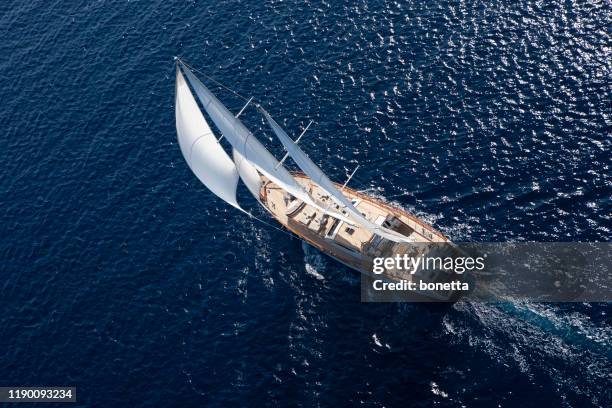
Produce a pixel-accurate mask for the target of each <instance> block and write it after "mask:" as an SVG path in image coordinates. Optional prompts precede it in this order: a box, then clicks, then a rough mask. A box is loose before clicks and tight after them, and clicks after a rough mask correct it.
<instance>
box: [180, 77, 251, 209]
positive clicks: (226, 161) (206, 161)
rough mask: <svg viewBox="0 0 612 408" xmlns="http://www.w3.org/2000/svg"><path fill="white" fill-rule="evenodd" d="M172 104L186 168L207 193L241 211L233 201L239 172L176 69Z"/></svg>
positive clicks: (234, 200)
mask: <svg viewBox="0 0 612 408" xmlns="http://www.w3.org/2000/svg"><path fill="white" fill-rule="evenodd" d="M175 105H176V132H177V134H178V142H179V146H180V147H181V152H182V153H183V157H184V158H185V160H186V161H187V164H188V165H189V168H190V169H191V171H193V173H194V174H195V175H196V176H197V177H198V179H199V180H200V181H201V182H202V183H203V184H204V185H205V186H206V187H208V189H209V190H210V191H212V192H213V193H214V194H216V195H217V196H218V197H219V198H221V199H223V200H224V201H225V202H227V203H228V204H231V205H232V206H234V207H236V208H238V209H239V210H242V211H244V210H243V209H242V208H241V207H240V205H239V204H238V202H237V201H236V188H237V186H238V170H237V169H236V166H235V164H234V162H233V161H232V159H231V158H230V157H229V156H228V155H227V153H225V150H223V148H222V147H221V145H220V144H219V142H218V141H217V138H216V137H215V135H214V134H213V133H212V131H211V130H210V127H209V126H208V123H206V120H205V119H204V116H203V115H202V112H201V111H200V108H199V107H198V104H197V102H196V100H195V99H194V97H193V95H192V93H191V90H190V89H189V86H188V85H187V82H186V81H185V78H184V77H183V75H182V74H181V71H180V70H179V69H178V67H177V68H176V97H175Z"/></svg>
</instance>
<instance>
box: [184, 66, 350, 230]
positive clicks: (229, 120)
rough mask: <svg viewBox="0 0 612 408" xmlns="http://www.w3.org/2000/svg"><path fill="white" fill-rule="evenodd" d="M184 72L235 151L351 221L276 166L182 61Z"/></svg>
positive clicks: (285, 185) (284, 184)
mask: <svg viewBox="0 0 612 408" xmlns="http://www.w3.org/2000/svg"><path fill="white" fill-rule="evenodd" d="M181 66H182V68H183V71H184V72H185V75H186V76H187V79H189V82H190V83H191V85H192V86H193V89H194V90H195V92H196V95H197V96H198V98H199V99H200V102H201V103H202V106H203V107H204V109H205V110H206V112H207V113H208V114H209V115H210V118H211V119H212V121H213V122H214V123H215V125H217V127H218V128H219V130H220V131H221V133H223V136H224V137H225V139H226V140H227V141H228V142H229V143H230V144H231V145H232V147H233V148H234V149H235V150H236V152H237V153H238V154H239V155H240V156H242V157H243V158H244V159H245V160H246V161H247V162H248V163H249V164H251V165H252V166H253V167H254V168H256V169H257V170H259V171H260V172H261V173H262V174H264V175H265V176H266V177H268V178H269V179H270V180H272V181H273V182H274V183H275V184H276V185H278V186H279V187H281V188H282V189H283V190H285V191H287V192H289V193H290V194H292V195H293V196H295V197H297V198H299V199H300V200H302V201H304V202H305V203H306V204H309V205H311V206H313V207H315V208H317V209H320V210H322V211H324V212H325V213H327V214H330V215H331V216H333V217H335V218H339V219H341V220H343V221H345V222H348V223H352V221H351V220H349V219H348V218H346V217H344V216H343V215H341V214H337V213H335V212H332V211H328V210H327V209H325V208H322V207H321V206H320V205H319V204H317V203H315V202H314V200H313V199H312V198H311V197H310V195H308V193H307V192H306V191H305V190H304V189H303V188H302V186H300V185H299V184H298V183H297V181H296V180H295V179H294V178H293V176H292V175H291V174H290V173H289V172H288V171H287V170H286V169H285V168H284V167H283V166H277V165H278V160H276V158H275V157H274V156H272V154H270V152H269V151H268V150H267V149H266V148H265V147H264V146H263V145H262V144H261V143H260V142H259V141H258V140H257V139H256V138H255V136H253V134H252V133H251V132H250V131H249V130H248V129H247V128H246V127H245V126H244V125H243V124H242V122H241V121H240V120H239V119H237V118H236V117H235V116H234V115H233V114H232V113H231V112H230V111H229V110H227V108H226V107H225V106H224V105H223V104H222V103H221V102H220V101H219V100H218V99H217V98H216V97H215V95H213V93H212V92H211V91H210V90H209V89H208V88H207V87H206V86H205V85H204V84H203V83H202V82H201V81H200V80H199V79H198V78H197V77H196V76H195V75H194V74H193V73H192V72H191V70H189V68H187V67H186V66H185V64H182V63H181Z"/></svg>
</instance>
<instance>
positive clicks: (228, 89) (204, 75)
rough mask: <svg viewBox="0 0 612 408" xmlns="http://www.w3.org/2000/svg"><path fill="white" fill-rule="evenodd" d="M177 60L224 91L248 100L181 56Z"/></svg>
mask: <svg viewBox="0 0 612 408" xmlns="http://www.w3.org/2000/svg"><path fill="white" fill-rule="evenodd" d="M177 60H178V61H180V62H181V63H182V64H183V65H185V66H186V67H187V68H189V69H190V70H192V71H195V72H197V73H199V74H200V75H202V76H203V77H205V78H206V79H208V80H209V81H211V82H214V83H215V84H217V85H218V86H220V87H221V88H223V89H225V90H226V91H229V92H231V93H233V94H234V95H236V96H237V97H239V98H240V99H243V100H244V101H247V102H248V101H249V98H246V97H244V96H242V95H240V94H239V93H238V92H236V91H234V90H233V89H231V88H230V87H227V86H225V85H223V84H222V83H221V82H219V81H217V80H216V79H214V78H212V77H210V76H208V75H206V74H205V73H204V72H202V71H200V70H199V69H197V68H194V67H192V66H191V65H190V64H188V63H186V62H185V61H184V60H183V58H180V57H178V58H177Z"/></svg>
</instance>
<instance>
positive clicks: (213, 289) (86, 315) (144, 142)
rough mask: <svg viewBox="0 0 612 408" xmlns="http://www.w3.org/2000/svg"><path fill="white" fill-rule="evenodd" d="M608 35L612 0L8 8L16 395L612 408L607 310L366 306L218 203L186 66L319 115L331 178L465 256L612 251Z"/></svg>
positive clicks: (9, 255)
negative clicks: (537, 247)
mask: <svg viewBox="0 0 612 408" xmlns="http://www.w3.org/2000/svg"><path fill="white" fill-rule="evenodd" d="M611 26H612V5H611V3H610V2H609V1H608V0H603V1H597V0H595V1H590V0H585V1H571V0H568V1H559V0H549V1H531V0H516V1H501V0H491V1H473V2H471V1H438V0H432V1H395V2H392V1H388V2H387V1H356V2H336V1H330V0H327V1H314V0H307V1H235V0H232V1H181V2H170V1H159V0H153V1H102V0H99V1H56V0H47V1H42V0H30V1H23V0H22V1H13V0H9V1H4V2H2V3H1V4H0V36H1V38H2V40H1V41H0V54H1V55H2V58H1V59H0V81H1V85H2V86H1V87H0V100H1V101H2V105H1V108H0V125H1V134H0V138H1V139H0V140H1V149H0V163H1V166H2V167H1V168H2V173H1V174H2V177H1V178H0V272H1V273H0V277H1V280H0V386H53V385H55V386H76V387H77V399H78V403H77V404H76V405H78V406H84V407H117V408H118V407H209V406H210V407H226V406H253V407H262V406H282V407H285V406H302V407H341V406H365V407H431V406H437V407H591V406H593V407H610V406H612V319H611V316H612V307H610V305H609V304H537V303H529V302H516V303H503V304H470V303H458V304H455V305H451V306H448V305H447V306H439V305H438V306H435V305H423V304H394V303H389V304H367V303H361V302H360V285H359V282H360V278H359V276H358V275H356V274H355V273H354V272H351V271H350V270H348V269H347V268H345V267H344V266H342V265H340V264H338V263H336V262H335V261H333V260H331V259H329V258H327V257H325V256H324V255H322V254H321V253H319V252H317V251H316V250H315V249H312V248H309V247H306V246H305V245H303V244H302V243H301V241H299V240H298V239H295V238H289V237H288V236H287V235H285V234H284V233H283V232H280V231H277V230H275V229H273V228H270V227H269V226H266V225H264V224H261V223H258V222H257V221H255V220H252V219H249V218H248V217H246V216H244V215H243V214H241V213H239V212H237V211H235V210H234V209H232V208H231V207H230V206H228V205H226V204H225V203H224V202H222V201H221V200H220V199H218V198H217V197H215V196H214V195H212V194H211V193H210V192H209V191H208V190H206V188H205V187H204V186H203V185H202V184H200V182H199V181H198V180H197V179H196V177H195V176H194V175H193V174H192V173H191V172H190V171H189V169H188V167H187V165H186V163H185V161H184V159H183V158H182V156H181V153H180V150H179V147H178V144H177V141H176V129H175V124H174V86H175V84H174V59H173V58H174V57H175V56H181V57H183V58H184V59H185V61H187V62H189V63H190V64H191V65H192V66H193V67H195V68H197V69H199V70H201V71H202V72H205V73H206V74H208V75H210V76H212V77H214V78H215V79H217V80H218V81H220V82H221V83H223V84H226V85H228V86H230V87H231V88H232V89H234V90H235V91H237V92H238V93H240V94H242V95H245V96H247V97H249V96H253V97H254V98H255V99H256V100H257V101H259V102H260V103H262V104H263V105H264V106H265V107H266V109H267V110H268V111H269V112H270V113H271V114H272V115H273V116H274V117H275V118H276V119H277V120H278V121H279V123H281V124H282V125H283V126H285V127H286V128H287V129H288V131H289V133H290V134H292V135H296V134H297V133H299V131H300V130H301V128H302V127H303V126H305V125H306V124H307V123H308V121H310V120H313V121H314V122H315V124H314V125H313V126H312V127H311V129H310V130H309V131H308V133H307V134H306V136H304V138H303V139H302V140H303V141H302V142H301V145H302V147H303V148H304V150H305V151H307V152H308V153H309V154H310V155H311V156H312V157H313V158H314V159H315V161H316V162H317V163H319V164H320V165H321V166H322V168H323V169H324V170H325V171H326V172H327V173H328V174H329V175H330V176H331V178H332V179H334V180H336V181H340V182H342V181H344V180H345V179H346V177H347V175H348V174H349V173H350V172H352V170H353V169H354V168H355V166H356V165H357V164H360V165H361V167H360V168H359V170H358V171H357V173H356V175H355V176H354V178H353V179H352V180H351V182H350V186H351V187H352V188H355V189H359V190H366V191H367V192H368V193H369V194H372V195H375V196H377V197H384V198H385V199H386V200H387V201H389V202H391V203H394V204H396V205H399V206H401V207H403V208H405V209H407V210H409V211H411V212H413V213H414V214H416V215H418V216H420V217H423V218H424V219H425V220H427V221H428V222H430V223H432V224H433V225H434V226H435V227H436V228H438V229H440V230H441V231H443V232H444V233H445V234H446V235H448V236H449V237H450V238H451V239H453V240H455V241H509V240H512V241H564V242H565V241H581V242H593V241H599V242H601V241H604V242H607V241H610V237H611V235H612V222H611V214H612V202H611V196H612V170H611V166H612V162H611V160H610V158H611V154H610V152H611V150H612V149H611V148H612V146H611V145H612V137H611V135H612V98H611V94H612V85H611V71H612V39H611V36H612V34H611V31H610V27H611ZM207 83H208V84H209V85H210V86H211V89H212V90H213V91H214V92H216V93H217V95H218V96H219V98H220V99H221V100H222V101H223V102H224V103H225V104H226V105H227V106H228V107H229V108H230V109H231V110H233V111H234V112H237V111H238V110H239V109H240V108H241V106H242V104H243V101H241V100H240V99H238V98H236V97H235V96H234V95H232V94H231V93H229V92H226V91H224V90H223V89H222V88H220V87H218V86H215V85H214V84H213V83H210V82H207ZM243 119H244V122H245V124H247V126H248V127H249V128H251V129H252V130H253V131H254V132H256V134H257V136H258V137H259V138H260V139H261V140H262V141H263V142H264V143H265V144H266V145H267V146H268V147H269V148H270V149H271V151H273V152H274V153H275V155H276V156H277V157H279V158H280V156H281V155H282V154H283V150H282V146H281V145H280V143H278V142H277V141H276V140H274V139H273V138H272V135H271V134H270V132H268V131H267V130H265V126H264V123H263V122H262V119H261V117H260V116H258V115H257V114H256V111H255V110H254V109H247V111H246V112H245V114H244V116H243ZM290 165H292V164H290ZM239 200H240V201H241V202H242V203H244V205H245V207H247V208H250V209H252V210H253V211H256V212H257V211H258V210H255V208H256V203H255V202H254V200H253V199H252V198H251V197H250V196H249V194H248V192H247V191H246V189H241V190H239ZM257 213H258V214H261V215H262V216H263V213H262V212H257ZM23 406H33V405H28V404H24V405H23ZM37 406H44V405H37ZM49 406H57V405H49Z"/></svg>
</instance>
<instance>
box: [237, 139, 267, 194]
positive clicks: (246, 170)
mask: <svg viewBox="0 0 612 408" xmlns="http://www.w3.org/2000/svg"><path fill="white" fill-rule="evenodd" d="M232 155H233V156H234V163H235V164H236V169H237V170H238V174H239V175H240V179H241V180H242V182H243V183H244V185H245V186H247V188H248V189H249V191H250V192H251V194H252V195H253V197H255V199H256V200H257V201H259V190H260V188H261V183H262V181H261V177H259V173H257V169H256V168H255V167H253V165H252V164H251V163H249V161H248V160H246V159H245V158H244V157H242V155H241V154H240V153H238V151H236V149H232Z"/></svg>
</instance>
